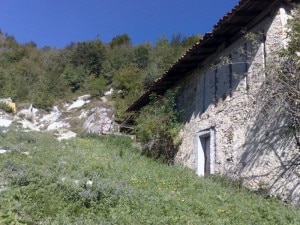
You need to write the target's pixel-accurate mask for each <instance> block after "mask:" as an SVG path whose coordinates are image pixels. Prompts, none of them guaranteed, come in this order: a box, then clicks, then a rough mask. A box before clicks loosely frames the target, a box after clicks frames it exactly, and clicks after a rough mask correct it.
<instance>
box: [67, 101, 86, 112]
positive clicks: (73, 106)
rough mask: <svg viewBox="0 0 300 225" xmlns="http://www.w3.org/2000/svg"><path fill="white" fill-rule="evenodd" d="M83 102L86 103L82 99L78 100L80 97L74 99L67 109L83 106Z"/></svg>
mask: <svg viewBox="0 0 300 225" xmlns="http://www.w3.org/2000/svg"><path fill="white" fill-rule="evenodd" d="M85 103H86V101H84V100H80V99H79V100H76V101H75V102H73V104H72V105H70V106H69V107H68V110H72V109H77V108H80V107H82V106H84V105H85Z"/></svg>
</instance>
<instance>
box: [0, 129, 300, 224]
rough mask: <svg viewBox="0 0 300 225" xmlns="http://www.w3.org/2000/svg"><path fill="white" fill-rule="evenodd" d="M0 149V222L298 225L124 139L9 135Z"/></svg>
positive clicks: (299, 220) (297, 213) (220, 181)
mask: <svg viewBox="0 0 300 225" xmlns="http://www.w3.org/2000/svg"><path fill="white" fill-rule="evenodd" d="M0 146H1V147H2V148H5V149H9V150H11V151H10V152H8V153H5V154H0V186H1V184H2V185H4V186H5V188H6V190H5V191H3V192H1V193H0V224H51V225H52V224H59V225H60V224H80V225H81V224H172V225H173V224H230V225H231V224H272V225H274V224H284V225H287V224H300V210H299V209H298V210H297V209H292V208H289V207H286V206H283V205H282V204H281V203H280V202H279V201H277V200H275V199H266V198H264V197H263V196H258V195H255V194H254V193H251V192H249V191H247V190H245V189H243V188H241V187H239V185H238V184H237V183H233V182H231V181H229V180H227V179H224V178H221V177H217V176H212V177H207V178H199V177H197V176H196V175H195V174H194V173H193V172H192V171H189V170H187V169H185V168H183V167H180V166H167V165H165V164H161V163H158V162H155V161H153V160H151V159H149V158H145V157H143V156H141V155H140V153H139V152H138V150H136V149H135V148H134V147H132V143H131V140H130V139H128V138H126V137H121V136H105V137H85V138H76V139H72V140H68V141H62V142H58V141H56V140H55V139H54V137H53V136H52V135H51V134H41V133H22V132H9V133H7V134H5V135H0ZM24 153H26V154H24ZM28 153H29V154H28ZM91 182H92V184H91Z"/></svg>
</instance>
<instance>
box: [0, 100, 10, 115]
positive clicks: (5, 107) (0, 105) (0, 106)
mask: <svg viewBox="0 0 300 225" xmlns="http://www.w3.org/2000/svg"><path fill="white" fill-rule="evenodd" d="M0 109H2V110H4V111H5V112H7V113H13V109H12V108H11V107H9V105H8V104H6V103H5V102H0Z"/></svg>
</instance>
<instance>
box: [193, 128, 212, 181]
mask: <svg viewBox="0 0 300 225" xmlns="http://www.w3.org/2000/svg"><path fill="white" fill-rule="evenodd" d="M196 138H197V148H196V149H197V174H198V175H199V176H204V175H208V174H212V173H213V168H214V165H213V162H214V142H213V140H214V130H213V129H209V130H204V131H201V132H199V133H197V135H196Z"/></svg>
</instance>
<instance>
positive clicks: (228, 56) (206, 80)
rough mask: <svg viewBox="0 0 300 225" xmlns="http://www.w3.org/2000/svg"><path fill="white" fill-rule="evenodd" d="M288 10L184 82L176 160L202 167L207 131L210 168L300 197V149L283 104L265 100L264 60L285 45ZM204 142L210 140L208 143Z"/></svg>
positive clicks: (292, 197)
mask: <svg viewBox="0 0 300 225" xmlns="http://www.w3.org/2000/svg"><path fill="white" fill-rule="evenodd" d="M286 18H287V15H286V10H285V9H284V8H281V9H280V10H278V11H277V10H276V11H275V10H274V12H273V13H272V14H271V15H270V16H269V17H267V18H266V19H264V20H263V21H261V22H260V23H259V24H258V25H257V26H255V27H254V28H253V29H252V30H251V32H248V34H247V35H246V36H245V37H244V38H241V39H239V40H238V41H237V42H235V43H234V44H232V45H230V46H229V47H227V48H224V49H223V50H222V51H221V52H220V53H219V54H217V55H215V56H214V57H213V59H212V60H208V61H207V63H206V65H207V66H206V67H205V68H199V69H197V70H196V71H194V72H193V74H192V75H191V76H189V77H188V78H187V79H185V80H184V81H183V82H182V84H181V92H180V95H179V99H178V107H179V108H180V109H183V110H184V112H183V114H182V121H183V123H184V128H183V130H182V132H181V137H182V145H181V147H180V150H179V152H178V154H177V156H176V159H175V161H176V162H177V163H182V164H184V165H186V166H188V167H189V168H191V169H193V170H195V171H197V173H198V174H199V175H200V174H201V173H200V172H199V171H200V170H199V167H201V166H203V165H200V164H203V162H202V161H201V160H200V158H201V157H202V156H201V151H203V150H202V149H203V148H204V147H203V140H205V138H206V137H207V136H210V139H209V146H208V149H209V150H207V153H205V154H204V156H205V157H207V162H209V168H210V169H209V171H210V172H209V173H218V174H223V175H227V176H230V177H232V178H235V179H242V180H243V181H244V184H245V185H246V186H248V187H250V188H252V189H256V190H264V191H267V192H268V193H270V194H272V195H278V196H280V197H281V198H282V199H283V200H286V201H291V202H293V203H295V204H299V203H300V198H299V196H300V195H299V193H300V182H299V180H300V168H299V166H297V160H298V161H299V160H300V158H299V150H297V149H296V147H295V140H293V137H291V135H289V133H288V129H287V127H286V123H285V122H284V121H285V115H284V109H282V108H281V107H279V106H278V105H276V104H274V107H266V105H265V96H266V93H265V89H264V87H265V82H266V81H268V79H272V78H271V77H270V76H271V75H270V74H268V73H267V71H268V70H267V69H266V68H267V67H268V66H269V65H271V62H273V61H274V60H275V58H274V56H275V55H276V54H275V51H276V50H278V49H279V48H280V47H282V46H283V45H284V42H285V38H284V37H285V30H286V27H285V26H284V25H286ZM205 148H206V147H205Z"/></svg>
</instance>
